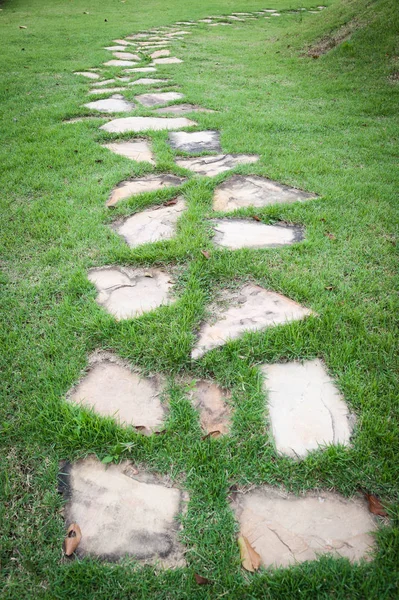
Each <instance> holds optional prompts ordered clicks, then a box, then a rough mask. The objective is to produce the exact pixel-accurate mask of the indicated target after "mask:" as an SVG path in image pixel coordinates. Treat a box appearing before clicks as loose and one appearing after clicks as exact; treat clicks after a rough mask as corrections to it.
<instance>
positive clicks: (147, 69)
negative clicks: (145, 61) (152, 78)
mask: <svg viewBox="0 0 399 600" xmlns="http://www.w3.org/2000/svg"><path fill="white" fill-rule="evenodd" d="M155 71H156V68H155V67H135V68H134V69H125V70H124V72H125V73H155Z"/></svg>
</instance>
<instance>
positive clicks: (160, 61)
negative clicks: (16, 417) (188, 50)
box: [153, 56, 183, 65]
mask: <svg viewBox="0 0 399 600" xmlns="http://www.w3.org/2000/svg"><path fill="white" fill-rule="evenodd" d="M182 62H183V61H182V60H181V59H180V58H176V56H170V57H169V58H155V59H154V60H153V64H154V65H176V64H178V63H182Z"/></svg>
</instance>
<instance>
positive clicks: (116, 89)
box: [89, 87, 126, 96]
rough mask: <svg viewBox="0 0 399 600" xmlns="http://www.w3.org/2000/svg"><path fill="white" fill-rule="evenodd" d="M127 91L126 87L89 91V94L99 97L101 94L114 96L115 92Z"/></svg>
mask: <svg viewBox="0 0 399 600" xmlns="http://www.w3.org/2000/svg"><path fill="white" fill-rule="evenodd" d="M125 90H126V88H124V87H114V88H96V89H95V90H89V94H95V95H96V96H99V95H100V94H113V93H114V92H124V91H125Z"/></svg>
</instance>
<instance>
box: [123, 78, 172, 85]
mask: <svg viewBox="0 0 399 600" xmlns="http://www.w3.org/2000/svg"><path fill="white" fill-rule="evenodd" d="M165 83H169V80H168V79H152V78H151V77H142V78H141V79H137V80H136V81H132V82H131V83H129V85H157V84H158V85H162V84H165Z"/></svg>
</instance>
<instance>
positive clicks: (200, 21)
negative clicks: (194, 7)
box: [198, 19, 212, 24]
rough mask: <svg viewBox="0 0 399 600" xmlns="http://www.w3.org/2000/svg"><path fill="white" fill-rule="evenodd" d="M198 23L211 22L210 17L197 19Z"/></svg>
mask: <svg viewBox="0 0 399 600" xmlns="http://www.w3.org/2000/svg"><path fill="white" fill-rule="evenodd" d="M198 23H208V24H209V23H212V19H199V20H198Z"/></svg>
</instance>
